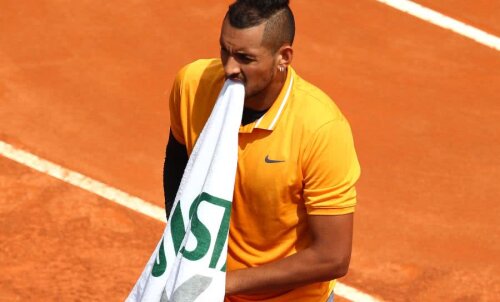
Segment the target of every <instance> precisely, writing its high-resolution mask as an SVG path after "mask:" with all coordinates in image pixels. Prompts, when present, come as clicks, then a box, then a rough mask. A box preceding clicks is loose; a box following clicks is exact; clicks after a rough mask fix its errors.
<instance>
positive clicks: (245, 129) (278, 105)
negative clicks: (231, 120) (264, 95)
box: [239, 66, 295, 133]
mask: <svg viewBox="0 0 500 302" xmlns="http://www.w3.org/2000/svg"><path fill="white" fill-rule="evenodd" d="M287 70H288V72H287V75H286V81H285V84H284V85H283V88H281V91H280V94H279V95H278V97H277V98H276V100H275V101H274V103H273V105H272V106H271V108H269V110H268V111H267V112H266V113H265V114H264V115H263V116H261V117H260V118H259V119H258V120H256V121H255V122H253V123H250V124H248V125H245V126H240V131H239V132H240V133H250V132H252V131H253V129H254V128H258V129H263V130H269V131H272V130H274V128H275V127H276V125H277V124H278V121H279V119H280V117H281V116H282V115H283V112H284V111H285V108H286V105H287V103H288V99H289V98H290V94H291V92H292V87H293V82H294V79H295V70H293V68H292V67H290V66H289V67H288V69H287Z"/></svg>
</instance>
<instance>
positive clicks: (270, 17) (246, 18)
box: [226, 0, 295, 51]
mask: <svg viewBox="0 0 500 302" xmlns="http://www.w3.org/2000/svg"><path fill="white" fill-rule="evenodd" d="M289 2H290V1H289V0H236V2H234V3H233V4H231V5H230V6H229V10H228V12H227V15H226V18H228V19H229V23H230V24H231V26H233V27H236V28H249V27H253V26H257V25H260V24H262V23H264V22H267V23H266V27H265V30H264V37H263V39H262V41H263V43H265V44H268V46H270V48H271V49H272V50H273V51H276V50H278V49H279V48H280V47H281V46H282V45H284V44H290V45H292V43H293V39H294V37H295V19H294V17H293V13H292V10H291V9H290V7H289Z"/></svg>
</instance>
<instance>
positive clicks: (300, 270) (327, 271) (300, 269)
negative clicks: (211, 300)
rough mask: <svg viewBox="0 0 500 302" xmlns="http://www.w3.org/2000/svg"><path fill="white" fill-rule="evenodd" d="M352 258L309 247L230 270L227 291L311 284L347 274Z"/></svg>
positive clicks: (273, 289) (248, 291) (275, 289)
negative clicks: (284, 255)
mask: <svg viewBox="0 0 500 302" xmlns="http://www.w3.org/2000/svg"><path fill="white" fill-rule="evenodd" d="M349 260H350V259H349V258H347V259H335V258H334V257H324V256H322V255H321V253H318V252H316V251H315V250H313V249H306V250H303V251H301V252H299V253H297V254H294V255H292V256H290V257H287V258H284V259H281V260H278V261H276V262H272V263H269V264H265V265H262V266H259V267H253V268H248V269H241V270H235V271H230V272H228V273H227V277H226V293H227V294H228V295H234V294H259V293H269V292H281V291H287V290H290V289H293V288H297V287H300V286H303V285H307V284H310V283H315V282H323V281H329V280H333V279H336V278H340V277H342V276H344V275H345V274H346V273H347V269H348V267H349Z"/></svg>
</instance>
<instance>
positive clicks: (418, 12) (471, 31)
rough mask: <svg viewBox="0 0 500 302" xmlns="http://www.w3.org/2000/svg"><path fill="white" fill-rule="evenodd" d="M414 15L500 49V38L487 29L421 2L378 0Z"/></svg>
mask: <svg viewBox="0 0 500 302" xmlns="http://www.w3.org/2000/svg"><path fill="white" fill-rule="evenodd" d="M376 1H378V2H381V3H384V4H386V5H389V6H391V7H393V8H395V9H398V10H400V11H403V12H405V13H408V14H410V15H412V16H415V17H417V18H420V19H422V20H425V21H427V22H430V23H432V24H434V25H437V26H440V27H443V28H446V29H449V30H451V31H454V32H455V33H457V34H460V35H462V36H464V37H467V38H469V39H472V40H474V41H476V42H478V43H481V44H483V45H486V46H488V47H491V48H493V49H496V50H500V38H498V37H496V36H494V35H492V34H489V33H487V32H485V31H482V30H480V29H477V28H475V27H472V26H470V25H467V24H465V23H463V22H460V21H457V20H455V19H452V18H450V17H448V16H445V15H443V14H441V13H438V12H436V11H434V10H431V9H429V8H427V7H424V6H422V5H420V4H417V3H415V2H412V1H408V0H376Z"/></svg>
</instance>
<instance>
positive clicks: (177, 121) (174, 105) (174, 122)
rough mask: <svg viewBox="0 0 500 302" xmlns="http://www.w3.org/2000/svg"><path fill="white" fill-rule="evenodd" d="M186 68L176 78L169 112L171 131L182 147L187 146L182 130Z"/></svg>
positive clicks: (171, 92)
mask: <svg viewBox="0 0 500 302" xmlns="http://www.w3.org/2000/svg"><path fill="white" fill-rule="evenodd" d="M185 69H186V67H185V68H183V69H181V70H180V71H179V73H178V74H177V76H176V77H175V80H174V84H173V85H172V90H171V91H170V98H169V110H170V131H171V133H172V135H173V136H174V137H175V139H176V141H177V142H179V143H180V144H182V145H186V142H185V140H184V132H183V130H182V121H181V108H180V106H181V98H182V82H183V77H184V73H185Z"/></svg>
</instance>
